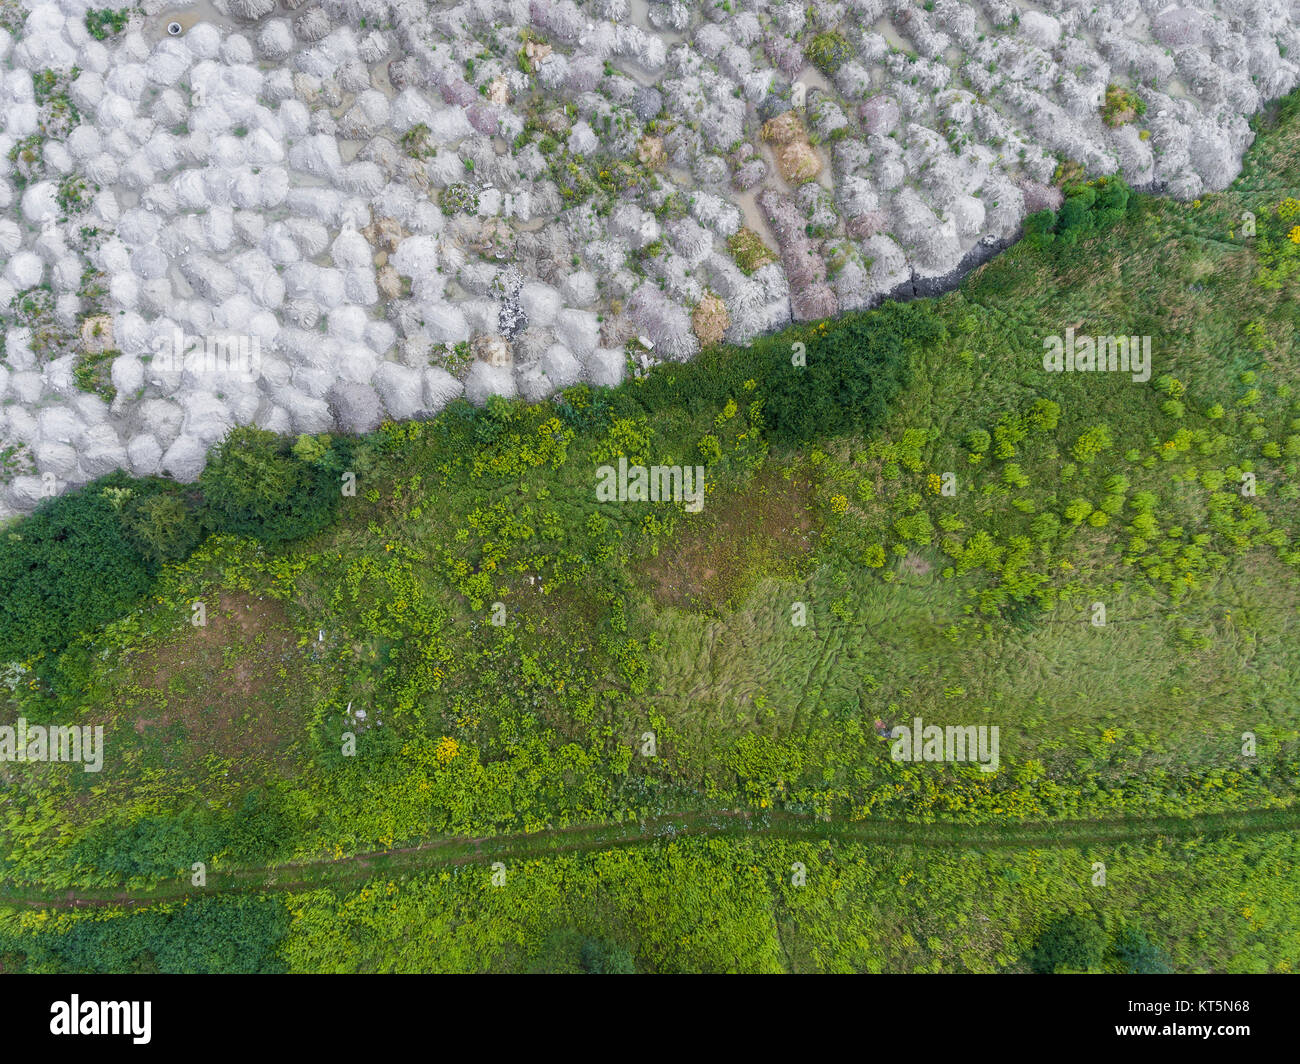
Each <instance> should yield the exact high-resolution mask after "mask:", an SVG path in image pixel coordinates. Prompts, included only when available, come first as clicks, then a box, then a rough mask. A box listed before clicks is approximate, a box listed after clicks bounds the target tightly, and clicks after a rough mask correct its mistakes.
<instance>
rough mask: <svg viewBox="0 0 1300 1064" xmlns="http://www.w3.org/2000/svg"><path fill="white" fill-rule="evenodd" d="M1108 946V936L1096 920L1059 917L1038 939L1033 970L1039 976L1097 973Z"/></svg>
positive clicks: (1076, 914)
mask: <svg viewBox="0 0 1300 1064" xmlns="http://www.w3.org/2000/svg"><path fill="white" fill-rule="evenodd" d="M1106 944H1107V939H1106V932H1105V930H1104V929H1103V928H1102V926H1101V924H1099V923H1098V922H1097V921H1096V919H1095V918H1093V917H1091V916H1083V915H1081V914H1078V913H1070V914H1068V915H1065V916H1058V917H1056V919H1054V920H1052V921H1051V922H1050V923H1049V924H1048V925H1047V926H1046V927H1045V928H1044V929H1043V931H1042V933H1041V934H1040V935H1039V936H1038V942H1037V943H1036V945H1035V946H1034V950H1033V953H1032V955H1031V957H1030V966H1031V967H1032V968H1033V969H1034V971H1036V972H1038V973H1040V974H1046V973H1057V972H1087V971H1095V970H1096V969H1098V968H1100V967H1101V963H1102V961H1103V960H1104V959H1105V956H1106Z"/></svg>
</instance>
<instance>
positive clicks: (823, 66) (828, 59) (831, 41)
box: [804, 32, 853, 78]
mask: <svg viewBox="0 0 1300 1064" xmlns="http://www.w3.org/2000/svg"><path fill="white" fill-rule="evenodd" d="M804 54H805V55H806V56H807V57H808V61H809V62H810V63H812V65H813V66H815V67H816V68H817V69H818V70H820V71H821V72H822V73H823V74H825V75H826V76H827V77H828V78H829V77H831V76H833V75H834V74H835V72H836V71H838V70H839V69H840V67H842V66H843V65H844V64H845V63H847V62H848V61H849V60H850V59H852V58H853V48H852V46H851V45H850V44H849V42H848V40H847V39H846V38H845V37H844V35H843V34H841V33H834V32H826V33H819V34H817V35H816V36H815V37H813V39H812V40H811V41H809V42H808V44H807V46H806V47H805V48H804Z"/></svg>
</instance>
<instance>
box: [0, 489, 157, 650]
mask: <svg viewBox="0 0 1300 1064" xmlns="http://www.w3.org/2000/svg"><path fill="white" fill-rule="evenodd" d="M131 483H132V481H131V480H130V478H129V477H127V476H126V475H125V474H121V473H113V474H110V475H109V476H107V477H103V478H101V479H100V480H97V481H94V482H93V483H91V484H88V485H86V486H85V487H83V488H81V489H78V490H76V491H71V492H68V493H67V494H65V495H62V496H59V497H58V498H56V499H53V500H51V501H49V502H47V503H45V504H43V505H42V506H41V507H39V508H38V509H37V510H36V511H35V512H34V513H32V514H31V515H30V516H28V517H27V518H26V519H25V520H23V521H21V522H20V523H19V524H18V525H16V526H14V527H12V528H10V529H9V530H7V531H5V532H0V588H3V589H4V594H3V595H0V660H11V659H14V658H27V657H31V656H32V655H35V654H38V653H40V652H42V651H49V650H56V649H59V648H61V647H64V646H66V645H67V644H68V643H70V642H71V641H72V640H73V639H74V638H75V637H76V635H77V634H78V633H79V632H85V631H90V630H93V629H95V628H97V627H99V626H100V625H102V624H104V623H105V622H107V621H110V620H112V619H114V618H116V617H119V616H121V615H122V614H123V613H125V612H126V611H127V610H129V609H131V608H132V607H133V606H134V605H135V604H136V603H137V602H138V601H139V600H140V599H141V598H142V597H143V596H144V595H145V594H146V593H147V592H148V591H149V589H150V587H152V585H153V579H154V573H155V571H156V569H155V566H154V565H153V564H152V563H151V562H150V561H149V559H148V558H147V557H145V555H143V554H142V553H141V552H140V551H138V550H137V549H136V548H135V546H133V544H132V543H131V542H130V541H129V540H128V539H127V538H126V537H124V536H123V535H122V526H121V523H120V520H119V515H118V511H117V506H116V505H115V503H116V502H118V501H120V498H121V496H120V495H119V496H117V497H116V498H115V497H113V496H111V495H107V494H105V491H104V489H105V488H124V487H129V485H130V484H131Z"/></svg>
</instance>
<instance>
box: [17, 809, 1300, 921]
mask: <svg viewBox="0 0 1300 1064" xmlns="http://www.w3.org/2000/svg"><path fill="white" fill-rule="evenodd" d="M1273 831H1300V806H1297V807H1290V808H1285V809H1255V810H1245V811H1242V812H1233V813H1206V814H1203V815H1201V816H1195V817H1152V818H1143V819H1127V820H1060V821H1039V822H1025V823H1018V824H914V823H909V822H906V821H890V820H864V821H857V822H848V821H827V820H817V819H815V818H813V817H811V816H803V815H799V814H795V813H782V812H767V813H757V812H753V811H749V810H729V809H723V810H717V811H713V812H702V813H679V814H674V815H670V816H661V817H651V818H648V819H646V820H643V821H640V822H632V821H629V822H627V823H623V824H596V825H578V826H576V827H568V828H552V829H548V830H546V831H538V832H533V833H529V834H524V835H497V836H490V837H486V838H435V839H429V840H426V841H425V842H422V843H420V844H419V845H416V846H410V847H406V848H403V849H394V850H382V851H376V852H373V853H361V854H355V855H353V856H351V857H342V858H338V859H322V860H317V861H306V862H301V863H297V864H286V865H279V866H276V867H272V868H234V869H229V870H222V871H212V872H209V873H208V877H207V885H206V886H203V887H195V886H191V885H190V884H189V882H188V877H186V878H185V879H184V880H181V881H177V882H173V883H169V884H167V885H164V886H161V887H155V888H152V889H149V890H137V891H128V890H121V889H117V888H111V887H109V888H102V889H72V890H67V891H49V890H42V889H41V888H39V887H34V886H33V887H25V886H14V885H10V884H0V904H7V905H14V906H24V907H28V908H38V909H77V908H94V907H104V908H133V907H141V906H146V905H153V904H157V903H160V902H168V901H180V900H182V899H186V898H196V897H204V896H210V895H216V894H229V893H263V892H281V891H300V890H314V889H317V888H322V887H325V888H343V887H349V886H353V885H356V884H358V883H361V882H364V881H365V880H368V879H371V878H374V877H376V876H398V875H409V874H418V873H423V872H429V871H432V870H435V869H439V868H451V867H455V866H458V865H470V864H481V865H482V866H483V869H484V873H485V875H486V874H488V872H489V868H490V866H491V864H493V863H494V862H497V861H500V862H502V863H504V864H505V865H506V867H507V868H508V867H509V862H511V861H521V860H533V859H537V858H545V857H550V856H555V855H559V854H567V853H582V852H585V851H590V850H604V849H613V848H616V847H623V846H638V845H647V844H653V843H657V842H671V841H672V840H674V839H679V838H746V837H749V838H756V839H782V840H786V841H792V842H824V843H828V844H831V845H834V844H836V843H843V844H853V845H875V846H889V847H895V848H918V849H969V850H996V849H1043V848H1047V847H1083V846H1103V845H1109V844H1119V843H1126V842H1140V841H1150V840H1153V839H1162V838H1163V839H1186V838H1195V837H1205V838H1210V837H1216V836H1223V835H1254V834H1262V833H1265V832H1273Z"/></svg>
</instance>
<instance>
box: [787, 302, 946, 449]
mask: <svg viewBox="0 0 1300 1064" xmlns="http://www.w3.org/2000/svg"><path fill="white" fill-rule="evenodd" d="M945 336H946V330H945V329H944V325H943V322H942V321H941V320H940V319H939V318H938V316H937V315H936V314H935V313H934V311H933V310H932V309H931V308H930V307H929V306H928V305H927V304H922V303H907V304H898V303H891V304H889V305H887V306H885V307H882V308H880V309H879V310H877V311H874V312H872V313H871V314H864V315H860V316H856V317H851V318H846V319H843V320H842V321H840V322H836V323H829V324H823V325H819V326H817V327H815V329H814V330H811V331H810V334H809V338H808V341H807V343H806V347H807V353H806V359H807V364H806V365H798V364H795V363H794V362H793V361H792V358H791V353H790V348H789V346H786V347H784V348H782V347H781V346H779V345H777V346H775V347H774V349H773V350H772V353H771V363H770V366H769V372H768V374H767V386H768V395H767V401H766V405H765V407H764V413H765V417H766V421H767V427H768V431H769V433H770V435H771V436H772V438H773V439H775V440H777V441H779V442H782V443H787V444H796V445H797V444H800V443H806V442H808V441H810V440H813V439H817V438H820V437H823V436H835V435H840V434H843V433H847V432H866V431H869V430H870V429H872V428H874V427H876V426H877V425H879V424H880V423H881V422H882V421H883V420H884V419H885V417H886V416H887V415H888V413H889V406H890V403H891V402H893V400H894V399H895V397H896V396H897V395H898V394H899V393H900V392H901V391H902V389H903V388H904V387H905V386H906V384H907V382H908V380H909V379H910V377H911V349H912V348H913V347H914V346H915V345H919V344H930V343H938V342H940V341H941V340H942V339H943V338H944V337H945Z"/></svg>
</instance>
